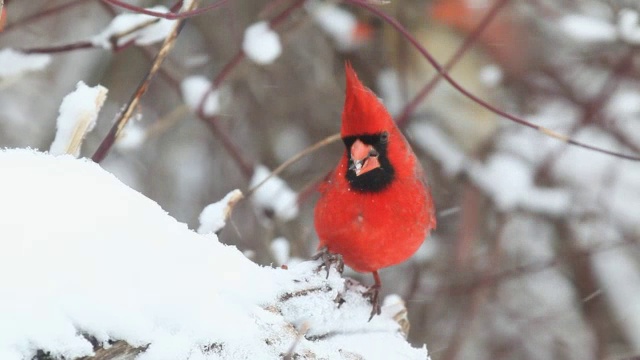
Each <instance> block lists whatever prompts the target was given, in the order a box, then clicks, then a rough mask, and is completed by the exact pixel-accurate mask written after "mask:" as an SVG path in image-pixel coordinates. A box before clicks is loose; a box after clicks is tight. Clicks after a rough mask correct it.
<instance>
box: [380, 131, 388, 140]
mask: <svg viewBox="0 0 640 360" xmlns="http://www.w3.org/2000/svg"><path fill="white" fill-rule="evenodd" d="M387 141H389V133H388V132H386V131H385V132H383V133H382V134H380V142H381V143H386V142H387Z"/></svg>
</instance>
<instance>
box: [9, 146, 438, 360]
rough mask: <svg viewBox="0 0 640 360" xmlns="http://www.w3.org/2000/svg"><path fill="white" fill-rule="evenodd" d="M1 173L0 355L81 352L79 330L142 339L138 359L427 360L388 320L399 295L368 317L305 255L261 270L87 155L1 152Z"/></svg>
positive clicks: (359, 301)
mask: <svg viewBox="0 0 640 360" xmlns="http://www.w3.org/2000/svg"><path fill="white" fill-rule="evenodd" d="M0 169H2V175H3V176H2V177H0V198H2V199H3V201H2V202H1V203H0V218H1V219H2V224H3V226H2V227H0V319H2V321H0V358H1V359H3V360H19V359H24V358H31V357H32V356H33V355H34V354H35V352H36V350H38V349H41V350H44V351H46V352H50V353H51V355H52V356H54V357H60V356H64V357H65V358H67V359H73V358H76V357H80V356H88V355H91V354H92V353H93V349H92V345H91V344H90V343H89V341H87V340H86V339H85V336H90V337H93V338H95V339H97V341H98V342H100V343H103V344H104V343H105V342H107V341H115V340H123V341H126V342H127V343H128V344H130V345H131V346H133V347H146V350H145V351H144V353H142V354H141V355H140V356H138V357H137V359H141V360H149V359H172V360H179V359H221V358H224V359H264V358H279V357H280V356H281V354H284V353H287V352H288V351H289V349H290V348H291V347H292V345H294V344H295V345H296V346H295V348H294V352H295V353H296V354H305V353H306V354H313V355H314V356H316V357H318V358H345V357H346V358H349V356H352V358H359V357H358V356H361V357H363V358H366V359H391V358H402V359H425V358H427V351H426V349H425V348H423V349H416V348H412V347H411V346H410V345H409V344H408V343H407V342H406V341H405V340H404V338H403V336H402V335H401V333H400V332H399V331H400V326H399V325H398V323H397V322H396V321H394V320H393V319H392V317H393V316H395V312H396V311H397V302H396V303H394V304H393V306H394V307H385V308H384V309H383V315H382V316H379V317H376V318H374V319H373V320H372V321H371V322H367V319H368V314H369V311H370V305H369V303H368V301H367V300H366V299H365V298H364V297H363V296H362V291H364V288H363V287H362V286H359V285H357V284H351V283H346V282H345V280H344V279H342V278H341V277H339V276H338V275H337V274H336V272H335V271H331V272H330V276H329V278H328V279H326V278H325V273H324V271H323V272H321V273H317V272H316V271H315V269H316V268H317V267H318V264H317V263H316V262H305V263H301V264H299V265H297V266H295V267H290V268H289V270H283V269H272V268H264V267H260V266H258V265H256V264H254V263H252V262H251V261H249V260H248V259H247V258H245V257H244V256H243V255H242V253H240V252H239V251H238V250H237V249H236V248H235V247H231V246H225V245H222V244H221V243H219V242H218V240H217V237H216V236H215V235H214V234H208V235H200V234H197V233H195V232H193V231H191V230H189V229H188V228H187V226H186V225H185V224H182V223H179V222H177V221H176V220H175V219H173V218H172V217H170V216H169V215H168V214H167V213H166V212H165V211H164V210H162V209H161V208H160V207H159V206H158V205H157V204H156V203H155V202H153V201H152V200H150V199H148V198H146V197H144V196H143V195H141V194H140V193H138V192H136V191H134V190H132V189H130V188H128V187H127V186H125V185H124V184H122V183H121V182H120V181H118V180H117V179H116V178H115V177H114V176H113V175H111V174H109V173H107V172H105V171H104V170H103V169H102V168H100V167H99V166H98V165H96V164H94V163H92V162H90V161H88V160H84V159H75V158H73V157H72V156H68V155H62V156H58V157H54V156H51V155H47V154H43V153H38V152H35V151H32V150H5V151H2V152H0ZM338 293H343V298H344V299H345V300H346V302H345V303H344V304H343V305H342V306H341V307H340V308H338V307H337V306H336V304H335V303H334V301H333V300H334V299H335V298H336V296H337V295H338ZM303 328H306V329H308V330H307V331H306V335H305V336H303V335H304V334H303V333H301V332H300V329H303Z"/></svg>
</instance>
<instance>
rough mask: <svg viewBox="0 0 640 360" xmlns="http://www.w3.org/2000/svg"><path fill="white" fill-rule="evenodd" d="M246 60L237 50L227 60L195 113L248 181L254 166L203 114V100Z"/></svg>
mask: <svg viewBox="0 0 640 360" xmlns="http://www.w3.org/2000/svg"><path fill="white" fill-rule="evenodd" d="M304 2H305V0H296V1H295V2H293V3H292V4H291V5H290V6H289V7H287V8H286V9H284V10H283V11H282V12H281V13H280V14H278V15H276V16H275V17H274V18H273V19H271V20H270V21H269V26H270V27H271V28H274V27H276V26H278V25H280V24H281V23H282V22H284V21H285V20H286V19H287V18H288V17H289V16H290V15H291V13H292V12H293V11H294V10H296V9H298V8H299V7H301V6H302V5H303V4H304ZM245 58H246V54H245V53H244V51H242V49H240V50H238V52H237V53H236V54H235V55H234V56H233V58H231V60H229V62H228V63H227V64H225V66H224V67H223V68H222V70H221V71H220V72H219V73H218V75H216V77H215V78H214V79H213V82H212V84H211V87H210V88H209V89H208V90H207V91H206V92H205V93H204V95H203V96H202V99H201V100H200V104H199V106H198V111H197V112H196V113H197V115H198V117H199V118H200V119H201V120H203V121H204V122H206V123H207V124H208V125H209V128H210V129H211V131H213V133H214V135H215V136H216V137H217V138H219V139H220V140H221V141H222V144H223V145H224V147H225V149H226V150H227V152H228V153H229V155H231V157H233V159H234V160H235V161H236V163H237V164H238V166H239V167H240V171H242V173H243V175H244V176H245V177H246V178H247V179H249V178H251V176H252V175H253V169H254V167H255V166H254V164H253V163H252V162H251V161H249V160H248V159H247V158H246V157H245V156H244V155H243V153H242V151H241V148H240V147H239V146H237V145H236V144H235V143H234V142H233V140H232V139H231V136H229V134H228V133H227V132H226V130H225V129H224V128H223V127H222V126H220V124H219V123H218V118H219V117H218V116H217V115H215V116H207V115H205V113H204V103H205V99H207V97H208V96H209V95H211V93H212V92H213V91H214V90H215V89H217V88H219V87H220V85H222V83H223V82H224V81H225V80H226V79H227V77H228V76H229V75H230V74H231V73H232V72H233V70H234V69H235V68H236V67H237V66H238V65H239V64H240V63H241V62H242V61H243V60H244V59H245Z"/></svg>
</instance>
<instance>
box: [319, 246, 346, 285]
mask: <svg viewBox="0 0 640 360" xmlns="http://www.w3.org/2000/svg"><path fill="white" fill-rule="evenodd" d="M312 259H313V260H322V264H320V266H318V269H317V270H316V271H320V269H322V267H323V266H324V267H325V268H326V269H327V279H328V278H329V269H330V268H331V265H334V267H335V268H336V271H337V272H338V273H339V274H342V272H343V271H344V261H343V260H342V255H340V254H332V253H330V252H329V250H328V249H327V247H326V246H325V247H323V248H322V249H320V251H319V252H318V253H317V254H315V255H313V257H312Z"/></svg>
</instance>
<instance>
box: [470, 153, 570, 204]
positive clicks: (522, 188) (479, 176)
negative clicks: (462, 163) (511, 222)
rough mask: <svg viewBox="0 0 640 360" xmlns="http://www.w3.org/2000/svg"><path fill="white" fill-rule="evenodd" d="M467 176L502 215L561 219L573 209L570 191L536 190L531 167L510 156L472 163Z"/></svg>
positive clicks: (496, 155) (494, 157)
mask: <svg viewBox="0 0 640 360" xmlns="http://www.w3.org/2000/svg"><path fill="white" fill-rule="evenodd" d="M467 173H468V174H469V176H470V177H471V180H472V181H473V182H474V183H475V184H476V185H477V186H479V187H480V188H482V189H483V190H484V191H485V192H486V193H487V194H489V195H490V196H491V198H492V199H493V201H494V202H495V204H496V206H497V207H498V208H499V209H500V210H503V211H509V210H515V209H517V208H524V209H528V210H531V211H533V212H540V213H545V214H549V215H554V216H560V215H563V214H566V212H567V211H568V209H569V207H570V205H571V196H570V193H569V192H568V191H566V190H563V189H560V188H540V187H537V186H535V185H534V184H533V175H534V174H533V167H532V165H531V164H528V163H526V162H524V161H523V160H521V159H518V158H516V157H514V156H512V155H509V154H501V153H498V154H495V155H492V156H491V157H489V158H488V159H487V161H486V163H484V164H481V163H477V162H474V163H471V164H470V166H469V167H468V171H467Z"/></svg>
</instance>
